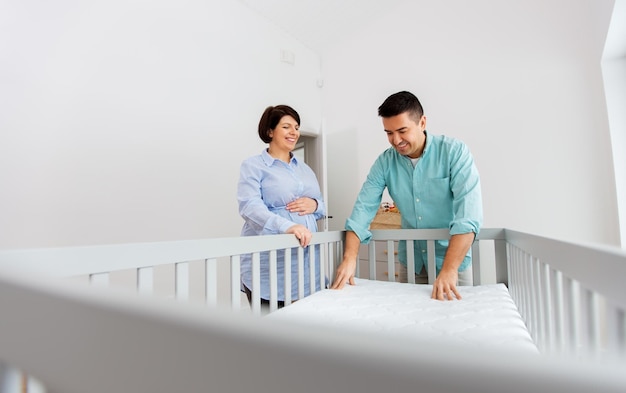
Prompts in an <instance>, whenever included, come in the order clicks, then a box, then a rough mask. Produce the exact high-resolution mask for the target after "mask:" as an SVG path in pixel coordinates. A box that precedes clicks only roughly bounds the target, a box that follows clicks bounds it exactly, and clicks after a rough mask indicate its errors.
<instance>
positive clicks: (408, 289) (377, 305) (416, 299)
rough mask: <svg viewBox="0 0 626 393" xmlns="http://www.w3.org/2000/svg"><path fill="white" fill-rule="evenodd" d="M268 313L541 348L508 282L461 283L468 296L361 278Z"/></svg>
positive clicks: (406, 335)
mask: <svg viewBox="0 0 626 393" xmlns="http://www.w3.org/2000/svg"><path fill="white" fill-rule="evenodd" d="M355 281H356V285H354V286H352V285H346V286H345V287H344V289H342V290H331V289H325V290H323V291H320V292H317V293H315V294H313V295H311V296H309V297H306V298H304V299H301V300H299V301H297V302H295V303H293V304H291V305H290V306H287V307H285V308H282V309H280V310H277V311H275V312H273V313H271V314H269V315H268V316H267V318H272V319H275V320H284V321H292V322H300V323H306V324H307V325H323V326H329V325H330V326H335V327H338V328H342V329H352V330H358V331H363V332H372V333H376V334H385V335H392V336H394V337H397V338H398V339H403V340H408V341H413V340H416V341H419V340H429V341H432V340H439V339H440V340H444V341H445V342H446V343H450V344H455V343H458V344H463V345H470V346H476V347H480V348H488V347H489V348H493V349H496V348H497V349H498V350H500V349H506V350H514V351H524V352H538V350H537V347H536V346H535V344H534V343H533V341H532V339H531V337H530V334H529V332H528V330H527V328H526V326H525V324H524V322H523V320H522V318H521V316H520V314H519V312H518V309H517V307H516V305H515V303H514V301H513V299H512V298H511V296H510V294H509V291H508V290H507V288H506V287H505V286H504V284H493V285H480V286H474V287H465V286H464V287H457V288H458V289H459V292H460V293H461V296H462V297H463V299H462V300H453V301H439V300H433V299H431V298H430V295H431V292H432V285H417V284H402V283H393V282H387V281H372V280H365V279H356V280H355Z"/></svg>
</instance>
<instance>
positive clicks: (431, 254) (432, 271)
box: [426, 240, 437, 285]
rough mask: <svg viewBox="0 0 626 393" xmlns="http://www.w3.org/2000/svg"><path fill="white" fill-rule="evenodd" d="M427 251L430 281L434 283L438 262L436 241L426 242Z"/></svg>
mask: <svg viewBox="0 0 626 393" xmlns="http://www.w3.org/2000/svg"><path fill="white" fill-rule="evenodd" d="M426 253H427V254H428V283H429V284H431V285H432V284H433V283H434V282H435V278H436V277H437V262H436V260H435V241H434V240H428V241H427V242H426Z"/></svg>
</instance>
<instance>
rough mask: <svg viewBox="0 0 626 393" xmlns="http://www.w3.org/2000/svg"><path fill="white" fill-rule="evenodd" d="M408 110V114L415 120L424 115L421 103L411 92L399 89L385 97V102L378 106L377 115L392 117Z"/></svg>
mask: <svg viewBox="0 0 626 393" xmlns="http://www.w3.org/2000/svg"><path fill="white" fill-rule="evenodd" d="M404 112H409V115H410V116H411V117H413V119H414V120H415V121H416V122H417V121H419V120H420V119H421V118H422V116H423V115H424V108H422V104H421V103H420V101H419V100H418V99H417V97H415V96H414V95H413V94H412V93H409V92H408V91H401V92H398V93H395V94H392V95H390V96H389V97H387V99H386V100H385V102H383V103H382V105H381V106H379V107H378V116H380V117H393V116H397V115H399V114H401V113H404Z"/></svg>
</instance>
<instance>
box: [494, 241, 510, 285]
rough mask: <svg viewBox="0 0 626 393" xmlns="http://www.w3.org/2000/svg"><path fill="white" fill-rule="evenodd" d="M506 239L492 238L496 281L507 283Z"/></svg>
mask: <svg viewBox="0 0 626 393" xmlns="http://www.w3.org/2000/svg"><path fill="white" fill-rule="evenodd" d="M506 244H507V243H506V240H494V241H493V246H494V252H495V259H496V282H501V283H503V284H504V285H506V286H508V285H509V264H508V254H507V246H506Z"/></svg>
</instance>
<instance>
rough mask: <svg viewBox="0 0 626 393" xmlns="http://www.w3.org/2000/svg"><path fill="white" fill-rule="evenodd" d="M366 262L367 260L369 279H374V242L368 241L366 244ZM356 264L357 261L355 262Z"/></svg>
mask: <svg viewBox="0 0 626 393" xmlns="http://www.w3.org/2000/svg"><path fill="white" fill-rule="evenodd" d="M368 262H369V272H370V277H369V279H370V280H376V242H374V241H372V242H369V245H368ZM357 265H358V263H357Z"/></svg>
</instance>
